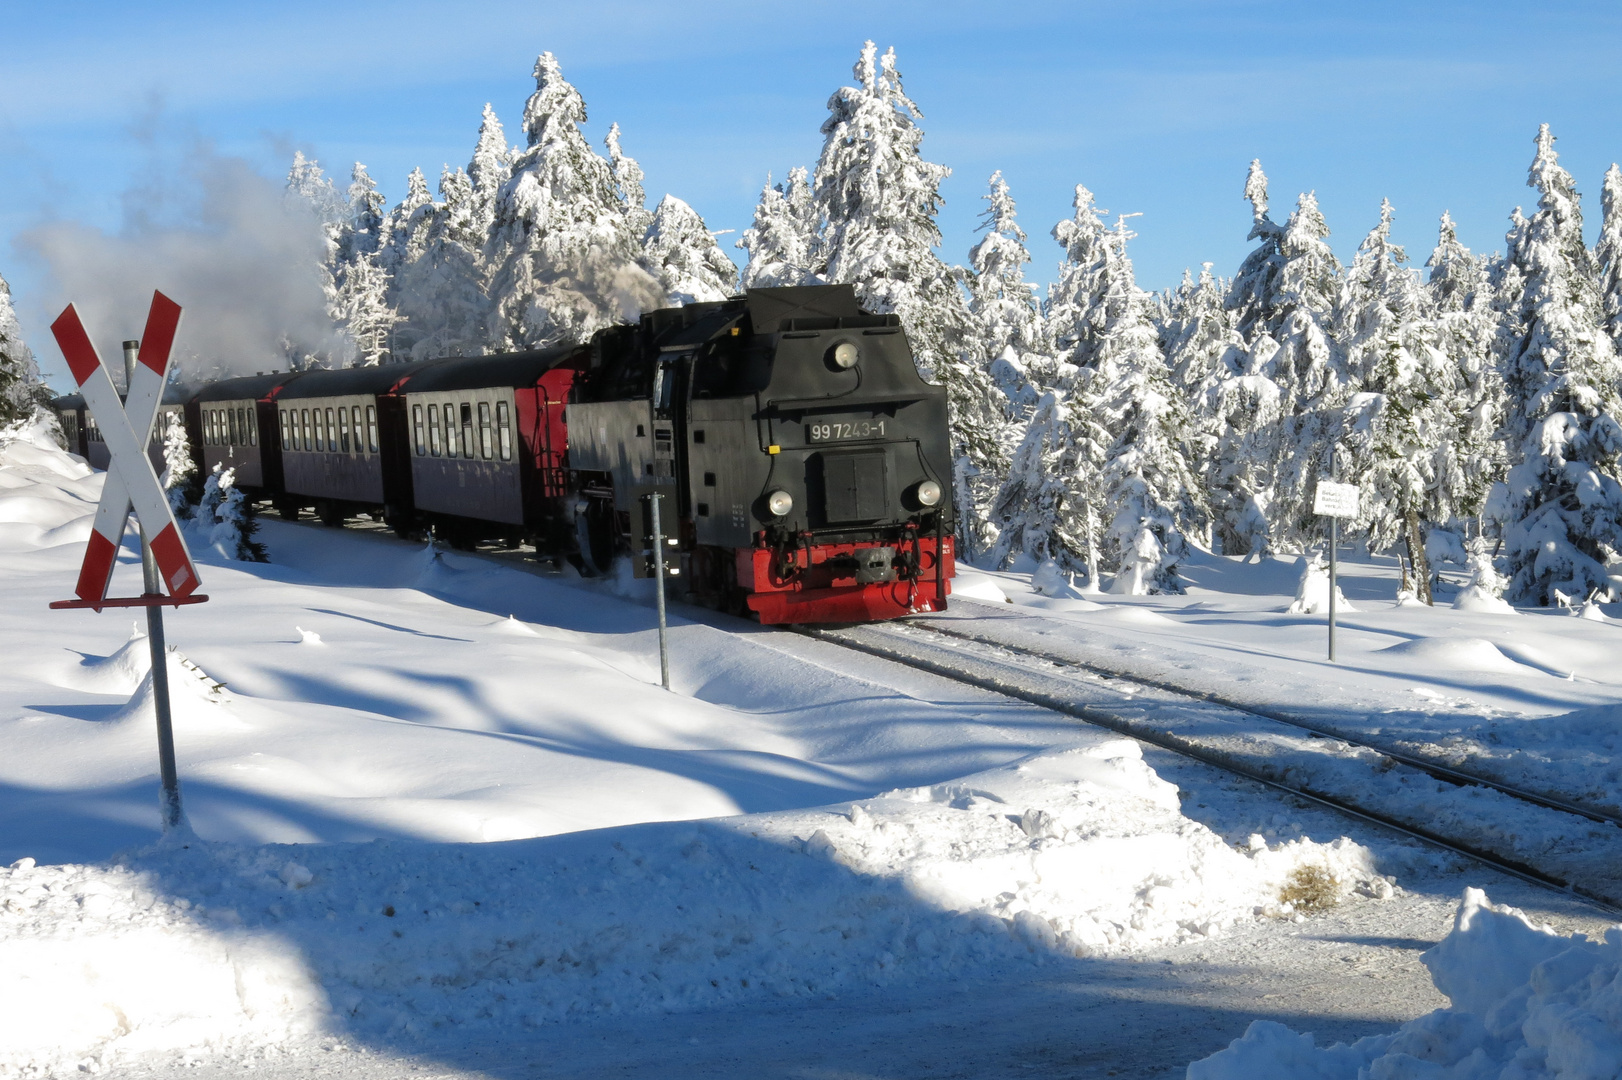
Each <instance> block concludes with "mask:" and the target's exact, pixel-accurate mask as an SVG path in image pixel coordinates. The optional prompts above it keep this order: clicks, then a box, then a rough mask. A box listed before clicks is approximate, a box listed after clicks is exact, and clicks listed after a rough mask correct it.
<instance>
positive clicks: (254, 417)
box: [242, 406, 259, 446]
mask: <svg viewBox="0 0 1622 1080" xmlns="http://www.w3.org/2000/svg"><path fill="white" fill-rule="evenodd" d="M242 425H243V430H244V431H245V432H246V433H247V436H248V445H249V446H258V445H259V408H258V406H255V407H254V408H251V409H249V410H248V411H246V412H244V413H243V414H242Z"/></svg>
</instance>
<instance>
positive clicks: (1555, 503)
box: [1498, 124, 1622, 604]
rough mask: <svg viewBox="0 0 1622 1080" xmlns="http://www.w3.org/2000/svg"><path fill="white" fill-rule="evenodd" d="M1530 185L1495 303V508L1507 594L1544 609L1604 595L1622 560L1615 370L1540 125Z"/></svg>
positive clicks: (1561, 175)
mask: <svg viewBox="0 0 1622 1080" xmlns="http://www.w3.org/2000/svg"><path fill="white" fill-rule="evenodd" d="M1536 145H1537V151H1536V154H1535V155H1534V157H1533V159H1532V166H1531V169H1530V171H1529V175H1528V177H1527V184H1528V185H1529V186H1531V187H1534V188H1536V189H1537V191H1538V209H1537V212H1536V213H1535V214H1533V215H1532V217H1531V218H1530V219H1519V214H1518V213H1517V215H1516V216H1517V219H1519V220H1517V221H1516V222H1515V228H1514V230H1513V232H1512V233H1511V237H1510V239H1511V246H1510V249H1509V251H1508V252H1507V253H1506V255H1505V262H1506V263H1507V264H1509V265H1510V266H1511V267H1513V269H1514V274H1513V275H1510V274H1506V275H1505V277H1509V278H1510V279H1511V280H1514V279H1515V278H1518V279H1519V282H1520V283H1521V287H1520V289H1519V291H1518V294H1517V295H1513V296H1508V295H1506V296H1503V297H1501V303H1502V304H1503V310H1504V316H1505V320H1504V327H1503V332H1502V333H1501V334H1500V337H1499V349H1500V352H1499V356H1498V362H1499V366H1500V368H1501V370H1502V371H1503V374H1504V382H1505V390H1506V393H1507V399H1508V400H1507V410H1506V413H1505V416H1504V423H1503V429H1502V433H1503V437H1504V438H1505V440H1506V441H1507V442H1508V444H1509V450H1510V454H1511V455H1512V456H1511V463H1512V464H1511V468H1510V470H1509V475H1508V478H1507V481H1506V489H1505V490H1504V492H1503V494H1502V497H1501V498H1500V499H1499V500H1498V501H1499V503H1500V506H1499V507H1498V510H1499V514H1500V516H1501V519H1502V520H1503V521H1504V522H1505V530H1504V547H1505V552H1506V554H1507V557H1508V564H1509V565H1508V569H1509V576H1510V586H1509V593H1510V598H1511V600H1513V601H1514V602H1517V603H1524V604H1549V603H1552V602H1553V601H1554V599H1555V596H1554V594H1555V593H1556V592H1559V593H1562V594H1564V595H1566V596H1569V597H1587V596H1588V595H1590V594H1591V593H1592V592H1593V591H1595V590H1598V591H1599V592H1601V593H1603V594H1607V595H1608V594H1609V593H1610V592H1611V591H1612V582H1611V578H1610V576H1609V573H1608V572H1607V569H1606V564H1607V563H1608V562H1609V561H1610V560H1611V559H1613V558H1614V557H1615V556H1616V555H1617V553H1618V550H1619V549H1622V484H1618V483H1617V479H1616V477H1617V459H1618V456H1619V455H1622V425H1619V424H1618V422H1617V416H1618V415H1619V414H1622V400H1619V394H1622V389H1619V388H1622V362H1619V360H1618V356H1617V350H1616V345H1615V343H1614V342H1613V340H1612V339H1611V336H1610V334H1608V333H1606V331H1605V325H1604V320H1605V310H1604V302H1603V298H1602V297H1601V295H1600V291H1599V287H1598V275H1597V274H1596V273H1595V269H1594V265H1593V256H1592V255H1591V253H1590V252H1589V250H1588V248H1587V247H1585V246H1584V244H1583V229H1582V212H1581V208H1580V206H1579V197H1578V194H1577V189H1576V186H1575V184H1574V183H1573V181H1572V179H1571V174H1570V173H1568V172H1566V170H1565V169H1564V168H1562V167H1561V166H1560V164H1559V161H1558V158H1557V155H1556V154H1555V150H1554V136H1553V135H1551V134H1550V132H1549V126H1548V125H1547V124H1544V125H1543V126H1542V127H1541V128H1540V129H1539V130H1538V135H1537V140H1536Z"/></svg>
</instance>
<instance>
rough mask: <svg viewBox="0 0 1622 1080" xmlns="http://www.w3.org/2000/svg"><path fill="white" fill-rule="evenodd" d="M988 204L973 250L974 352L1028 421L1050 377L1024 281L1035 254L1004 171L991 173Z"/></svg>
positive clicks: (1035, 307)
mask: <svg viewBox="0 0 1622 1080" xmlns="http://www.w3.org/2000/svg"><path fill="white" fill-rule="evenodd" d="M983 197H984V199H985V200H986V203H987V206H986V209H985V211H984V212H983V213H982V214H981V215H980V228H981V230H982V231H984V233H985V235H984V236H983V237H981V238H980V242H979V243H978V244H976V245H975V246H974V247H973V248H972V249H970V251H969V268H970V269H971V270H972V271H973V276H972V277H971V278H970V279H969V317H970V318H971V319H972V320H973V324H972V325H973V332H974V339H975V341H976V350H975V351H976V353H977V355H978V356H979V357H980V359H981V363H983V364H986V365H987V368H988V370H989V372H990V374H991V380H992V383H993V384H994V385H995V386H996V387H997V389H998V390H999V391H1000V392H1001V393H1002V395H1003V397H1004V398H1005V399H1007V406H1006V408H1007V410H1008V418H1009V419H1010V420H1011V421H1013V420H1024V419H1025V418H1026V417H1028V416H1029V415H1030V414H1031V411H1032V410H1033V409H1034V408H1035V407H1036V402H1037V401H1038V400H1040V397H1041V394H1042V392H1043V391H1044V390H1046V389H1047V386H1048V383H1049V380H1051V378H1052V374H1053V373H1052V370H1051V368H1052V367H1053V358H1052V356H1051V350H1050V349H1049V348H1048V343H1047V339H1046V334H1045V333H1044V330H1045V327H1044V325H1043V322H1042V312H1041V305H1040V303H1039V302H1038V300H1037V297H1036V290H1035V289H1033V288H1031V286H1030V284H1029V283H1028V282H1026V280H1025V265H1026V264H1027V263H1029V262H1030V261H1031V253H1030V252H1029V251H1027V250H1026V248H1025V230H1024V229H1022V228H1020V227H1019V222H1018V221H1016V220H1015V216H1016V211H1015V207H1014V200H1013V197H1012V196H1011V195H1009V193H1008V184H1007V183H1006V182H1005V181H1004V180H1003V178H1002V173H1000V172H995V173H992V174H991V181H990V190H989V191H988V192H987V193H986V194H985V196H983Z"/></svg>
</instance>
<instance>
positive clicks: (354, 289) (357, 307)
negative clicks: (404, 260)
mask: <svg viewBox="0 0 1622 1080" xmlns="http://www.w3.org/2000/svg"><path fill="white" fill-rule="evenodd" d="M378 258H379V255H378V253H377V252H375V251H373V252H367V253H365V254H361V255H357V256H356V260H355V261H354V262H352V263H349V264H348V265H346V266H344V267H343V268H342V273H341V276H340V277H339V279H338V296H337V299H336V301H335V302H334V304H333V308H332V311H333V316H334V319H333V321H334V325H335V326H336V327H337V330H338V332H339V333H340V334H341V335H342V337H343V339H344V341H345V342H346V343H347V351H348V356H347V361H348V362H347V363H346V364H345V365H344V366H346V367H375V366H376V365H378V364H382V363H385V362H387V361H389V360H390V359H391V358H392V357H391V354H392V349H393V332H394V327H395V325H396V324H398V323H399V322H400V315H399V314H398V313H397V312H396V311H395V310H394V306H393V305H392V304H390V303H389V301H388V295H389V283H390V275H389V273H388V271H386V270H384V269H383V268H382V267H380V266H378Z"/></svg>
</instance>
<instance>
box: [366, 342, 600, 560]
mask: <svg viewBox="0 0 1622 1080" xmlns="http://www.w3.org/2000/svg"><path fill="white" fill-rule="evenodd" d="M588 355H589V350H588V349H586V348H583V347H579V346H568V347H565V348H556V349H542V350H537V351H533V352H522V353H504V354H498V355H494V356H477V357H463V358H453V359H447V360H441V361H430V362H428V363H427V364H425V365H424V366H423V367H422V368H421V369H419V370H417V371H415V372H413V373H412V374H410V375H409V376H407V377H405V378H403V379H401V380H400V382H399V384H398V385H397V386H396V387H395V388H394V389H393V392H392V396H393V397H394V398H395V400H396V402H397V403H398V408H399V411H400V414H401V416H402V418H403V422H404V425H405V431H406V432H407V435H408V440H409V451H410V455H409V459H410V473H411V491H412V503H413V511H414V514H415V523H416V524H417V525H418V526H422V525H428V526H432V527H433V529H434V531H435V533H436V534H437V535H440V536H444V537H445V538H447V539H448V540H451V541H453V542H465V543H471V542H475V541H478V540H483V539H493V538H501V539H505V540H507V541H509V542H516V541H520V540H528V541H531V542H533V543H534V544H535V546H536V547H537V548H538V549H540V550H543V551H546V550H551V551H556V550H558V549H559V547H560V546H566V545H567V542H568V522H569V520H570V516H569V508H568V499H569V497H570V490H569V475H568V432H567V430H566V429H565V427H564V409H565V407H566V406H567V404H568V401H569V392H570V389H571V388H572V387H573V386H574V381H575V378H576V377H577V376H578V375H579V373H580V371H581V370H582V369H583V368H584V366H585V363H586V358H587V356H588Z"/></svg>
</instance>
